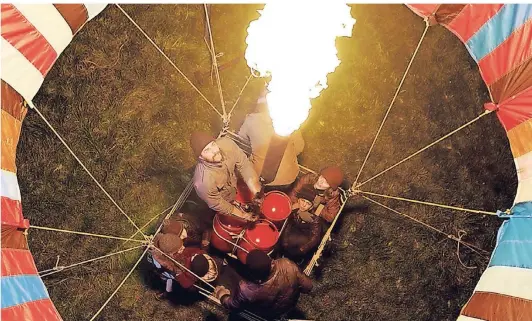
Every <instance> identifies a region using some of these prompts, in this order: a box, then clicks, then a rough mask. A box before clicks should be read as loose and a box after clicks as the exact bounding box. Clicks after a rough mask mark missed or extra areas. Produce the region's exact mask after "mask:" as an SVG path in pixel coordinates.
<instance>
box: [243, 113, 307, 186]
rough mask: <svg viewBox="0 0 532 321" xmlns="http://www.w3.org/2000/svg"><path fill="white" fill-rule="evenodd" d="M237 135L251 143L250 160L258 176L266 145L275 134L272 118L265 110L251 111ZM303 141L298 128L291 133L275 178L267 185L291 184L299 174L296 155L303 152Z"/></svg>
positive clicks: (266, 149)
mask: <svg viewBox="0 0 532 321" xmlns="http://www.w3.org/2000/svg"><path fill="white" fill-rule="evenodd" d="M238 135H239V136H240V137H242V138H243V139H244V140H246V141H248V142H249V143H250V145H251V153H252V154H251V162H252V163H253V167H254V168H255V171H256V172H257V174H258V175H259V176H260V174H261V173H262V171H263V167H264V161H265V159H266V154H267V152H268V147H269V144H270V141H271V139H272V137H273V136H274V135H276V134H275V131H274V128H273V123H272V119H271V118H270V115H269V114H268V112H267V111H263V112H260V113H252V114H249V115H247V116H246V119H245V120H244V123H243V124H242V126H241V127H240V130H239V132H238ZM304 147H305V141H304V140H303V136H302V135H301V132H300V131H299V130H297V131H295V132H294V133H292V135H291V136H290V140H289V141H288V145H287V146H286V149H285V152H284V155H283V158H282V159H281V162H280V164H279V168H278V169H277V174H276V176H275V179H274V180H273V181H272V182H270V183H268V184H267V185H268V186H277V185H288V184H292V183H293V182H294V181H295V179H296V178H297V175H298V174H299V165H298V162H297V156H298V155H299V154H301V152H303V148H304Z"/></svg>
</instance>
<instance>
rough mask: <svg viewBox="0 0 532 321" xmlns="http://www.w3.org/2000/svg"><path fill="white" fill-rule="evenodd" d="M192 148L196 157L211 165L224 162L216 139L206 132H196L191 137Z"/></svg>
mask: <svg viewBox="0 0 532 321" xmlns="http://www.w3.org/2000/svg"><path fill="white" fill-rule="evenodd" d="M190 146H191V147H192V151H193V152H194V157H196V158H201V159H203V160H205V161H207V162H210V163H219V162H221V161H222V160H223V156H222V152H221V150H220V147H219V146H218V144H216V141H215V138H214V137H212V136H211V135H210V134H208V133H206V132H194V133H192V135H191V136H190Z"/></svg>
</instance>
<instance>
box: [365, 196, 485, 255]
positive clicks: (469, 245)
mask: <svg viewBox="0 0 532 321" xmlns="http://www.w3.org/2000/svg"><path fill="white" fill-rule="evenodd" d="M361 196H362V197H363V198H365V199H367V200H368V201H370V202H373V203H375V204H377V205H380V206H382V207H384V208H385V209H388V210H390V211H392V212H394V213H396V214H399V215H402V216H404V217H406V218H409V219H411V220H413V221H415V222H417V223H419V224H421V225H423V226H425V227H426V228H428V229H430V230H432V231H434V232H436V233H440V234H442V235H445V236H446V237H447V238H449V239H451V240H454V241H456V242H458V243H461V244H463V245H464V246H466V247H468V248H469V249H471V250H472V251H474V252H475V253H477V254H480V255H487V254H489V253H488V251H486V250H483V249H481V248H478V247H476V246H475V245H472V244H470V243H467V242H464V241H462V240H461V239H460V238H458V237H456V236H454V235H452V234H447V233H445V232H444V231H442V230H440V229H437V228H435V227H434V226H432V225H429V224H427V223H425V222H423V221H420V220H418V219H416V218H414V217H412V216H409V215H406V214H403V213H401V212H399V211H396V210H394V209H393V208H390V207H388V206H386V205H384V204H382V203H379V202H377V201H375V200H373V199H371V198H369V197H367V196H364V195H361Z"/></svg>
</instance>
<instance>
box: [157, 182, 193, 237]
mask: <svg viewBox="0 0 532 321" xmlns="http://www.w3.org/2000/svg"><path fill="white" fill-rule="evenodd" d="M193 187H194V179H191V180H190V181H189V182H188V184H187V186H186V187H185V189H184V190H183V192H182V193H181V195H179V198H178V199H177V201H176V202H175V204H174V206H173V207H172V210H170V212H169V213H168V214H166V216H165V218H164V219H165V220H166V219H169V218H170V217H171V216H172V215H173V214H174V213H175V211H176V210H177V209H179V208H181V206H182V205H183V204H184V203H185V201H186V200H187V198H188V196H189V195H190V192H191V191H192V188H193ZM163 223H164V220H163V221H162V222H161V224H160V225H159V227H158V228H157V230H156V231H155V233H154V234H153V237H155V236H157V234H159V232H160V231H161V229H162V228H163Z"/></svg>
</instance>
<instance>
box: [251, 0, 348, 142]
mask: <svg viewBox="0 0 532 321" xmlns="http://www.w3.org/2000/svg"><path fill="white" fill-rule="evenodd" d="M258 12H259V13H260V15H261V16H260V17H259V19H257V20H255V21H252V22H251V23H250V24H249V27H248V30H247V31H248V36H247V38H246V43H247V45H248V47H247V49H246V55H245V57H246V61H247V64H248V66H249V67H250V68H251V69H252V71H254V73H255V74H257V73H258V74H259V76H260V77H269V76H271V81H270V83H269V84H268V91H269V93H268V94H267V95H266V100H267V102H268V108H269V111H270V116H271V118H272V121H273V126H274V129H275V132H276V133H277V134H279V135H282V136H288V135H290V134H291V133H292V132H293V131H294V130H297V129H298V128H299V126H301V124H302V123H303V122H304V121H305V119H307V117H308V113H309V110H310V108H311V104H310V99H313V98H316V97H318V96H319V95H320V93H321V91H322V90H323V89H325V88H327V74H329V73H331V72H333V71H334V70H335V69H336V67H338V65H339V64H340V60H339V59H338V57H337V56H336V54H337V53H338V51H337V49H336V44H335V41H336V37H341V36H344V37H351V32H352V29H353V25H354V24H355V22H356V20H355V19H353V17H351V8H350V7H349V6H348V5H346V4H342V3H335V2H331V1H319V2H313V1H307V2H305V3H303V4H301V3H298V2H297V1H294V2H292V1H279V2H271V3H268V4H266V5H265V6H264V9H262V10H259V11H258Z"/></svg>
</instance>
